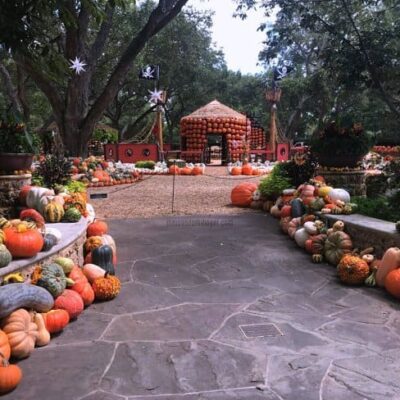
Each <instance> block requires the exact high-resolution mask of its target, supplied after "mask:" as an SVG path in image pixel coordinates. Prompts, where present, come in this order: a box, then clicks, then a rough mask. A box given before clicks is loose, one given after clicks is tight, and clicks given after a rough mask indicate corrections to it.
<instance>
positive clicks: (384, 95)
mask: <svg viewBox="0 0 400 400" xmlns="http://www.w3.org/2000/svg"><path fill="white" fill-rule="evenodd" d="M341 1H342V5H343V7H344V9H345V11H346V15H347V17H348V19H349V21H350V23H351V26H352V27H353V29H354V32H355V34H356V36H357V39H358V44H359V46H360V50H361V53H362V54H363V56H364V59H365V63H366V66H367V69H368V71H369V72H370V74H371V77H372V80H373V81H374V83H375V84H376V85H377V87H378V90H379V92H380V93H381V95H382V99H383V101H384V102H385V103H386V104H387V106H388V107H389V108H390V110H391V111H392V112H393V113H394V114H396V115H397V116H398V117H400V109H399V108H397V107H396V105H395V103H394V102H395V100H394V99H393V97H392V96H391V95H390V94H389V93H387V92H386V90H385V88H384V87H383V84H382V81H381V80H380V79H379V72H378V71H377V70H376V68H375V65H374V63H373V62H372V60H371V58H370V56H369V54H368V51H367V49H366V47H365V44H364V40H363V38H362V36H361V33H360V31H359V29H358V28H357V25H356V23H355V21H354V18H353V17H352V15H351V12H350V9H349V7H348V5H347V3H346V1H345V0H341Z"/></svg>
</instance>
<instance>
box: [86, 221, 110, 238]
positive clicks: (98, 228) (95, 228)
mask: <svg viewBox="0 0 400 400" xmlns="http://www.w3.org/2000/svg"><path fill="white" fill-rule="evenodd" d="M107 232H108V225H107V224H106V223H105V222H104V221H101V220H99V219H95V220H94V222H92V223H91V224H89V226H88V227H87V231H86V234H87V237H91V236H101V235H104V234H105V233H107Z"/></svg>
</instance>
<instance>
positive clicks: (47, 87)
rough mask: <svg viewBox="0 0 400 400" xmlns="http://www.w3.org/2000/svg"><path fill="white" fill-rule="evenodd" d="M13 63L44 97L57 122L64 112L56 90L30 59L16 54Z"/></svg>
mask: <svg viewBox="0 0 400 400" xmlns="http://www.w3.org/2000/svg"><path fill="white" fill-rule="evenodd" d="M15 61H16V62H17V63H18V65H20V66H21V68H22V69H23V70H24V71H25V72H26V73H27V74H29V75H30V76H31V77H32V78H33V80H34V81H35V83H36V85H37V86H38V87H39V89H40V90H41V91H42V92H43V93H44V94H45V95H46V97H47V98H48V100H49V102H50V104H51V106H52V108H53V111H54V115H55V117H56V119H57V120H58V121H59V120H61V118H62V113H63V110H64V103H63V100H62V98H61V96H60V95H59V90H58V88H57V87H56V86H55V85H53V84H52V82H51V81H50V80H49V79H48V77H46V76H45V75H44V74H43V73H42V71H41V70H39V69H38V68H37V67H36V66H35V65H34V64H33V62H32V59H30V58H27V57H26V56H24V55H22V54H18V55H16V56H15Z"/></svg>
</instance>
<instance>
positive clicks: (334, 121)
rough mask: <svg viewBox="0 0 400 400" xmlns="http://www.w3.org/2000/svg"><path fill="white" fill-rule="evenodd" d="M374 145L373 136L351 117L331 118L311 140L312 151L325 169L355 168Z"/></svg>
mask: <svg viewBox="0 0 400 400" xmlns="http://www.w3.org/2000/svg"><path fill="white" fill-rule="evenodd" d="M372 145H373V140H372V137H371V135H369V134H368V133H367V132H365V130H364V128H363V126H362V124H361V123H359V122H354V121H352V119H351V118H349V117H343V118H337V117H336V118H330V119H329V120H328V122H327V123H325V125H324V127H323V128H322V129H320V130H319V131H318V132H317V133H316V134H315V135H314V137H313V138H312V140H311V151H312V153H313V154H314V155H315V156H316V158H317V160H318V162H319V164H320V165H321V166H324V167H339V168H342V167H349V168H354V167H356V166H357V165H358V163H359V162H361V160H362V159H363V157H364V156H365V155H366V154H367V153H368V152H369V150H370V149H371V147H372Z"/></svg>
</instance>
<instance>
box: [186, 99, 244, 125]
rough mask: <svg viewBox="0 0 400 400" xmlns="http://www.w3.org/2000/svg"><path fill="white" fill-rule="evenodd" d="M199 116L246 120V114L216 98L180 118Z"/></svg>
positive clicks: (203, 117)
mask: <svg viewBox="0 0 400 400" xmlns="http://www.w3.org/2000/svg"><path fill="white" fill-rule="evenodd" d="M193 118H199V119H200V118H201V119H215V118H236V119H239V120H241V121H243V122H245V121H246V116H245V115H243V114H241V113H240V112H238V111H235V110H233V109H232V108H230V107H228V106H226V105H224V104H222V103H220V102H219V101H218V100H213V101H212V102H211V103H208V104H206V105H205V106H203V107H201V108H199V109H198V110H196V111H194V112H193V113H191V114H189V115H187V116H186V117H183V118H182V120H186V119H193Z"/></svg>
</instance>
